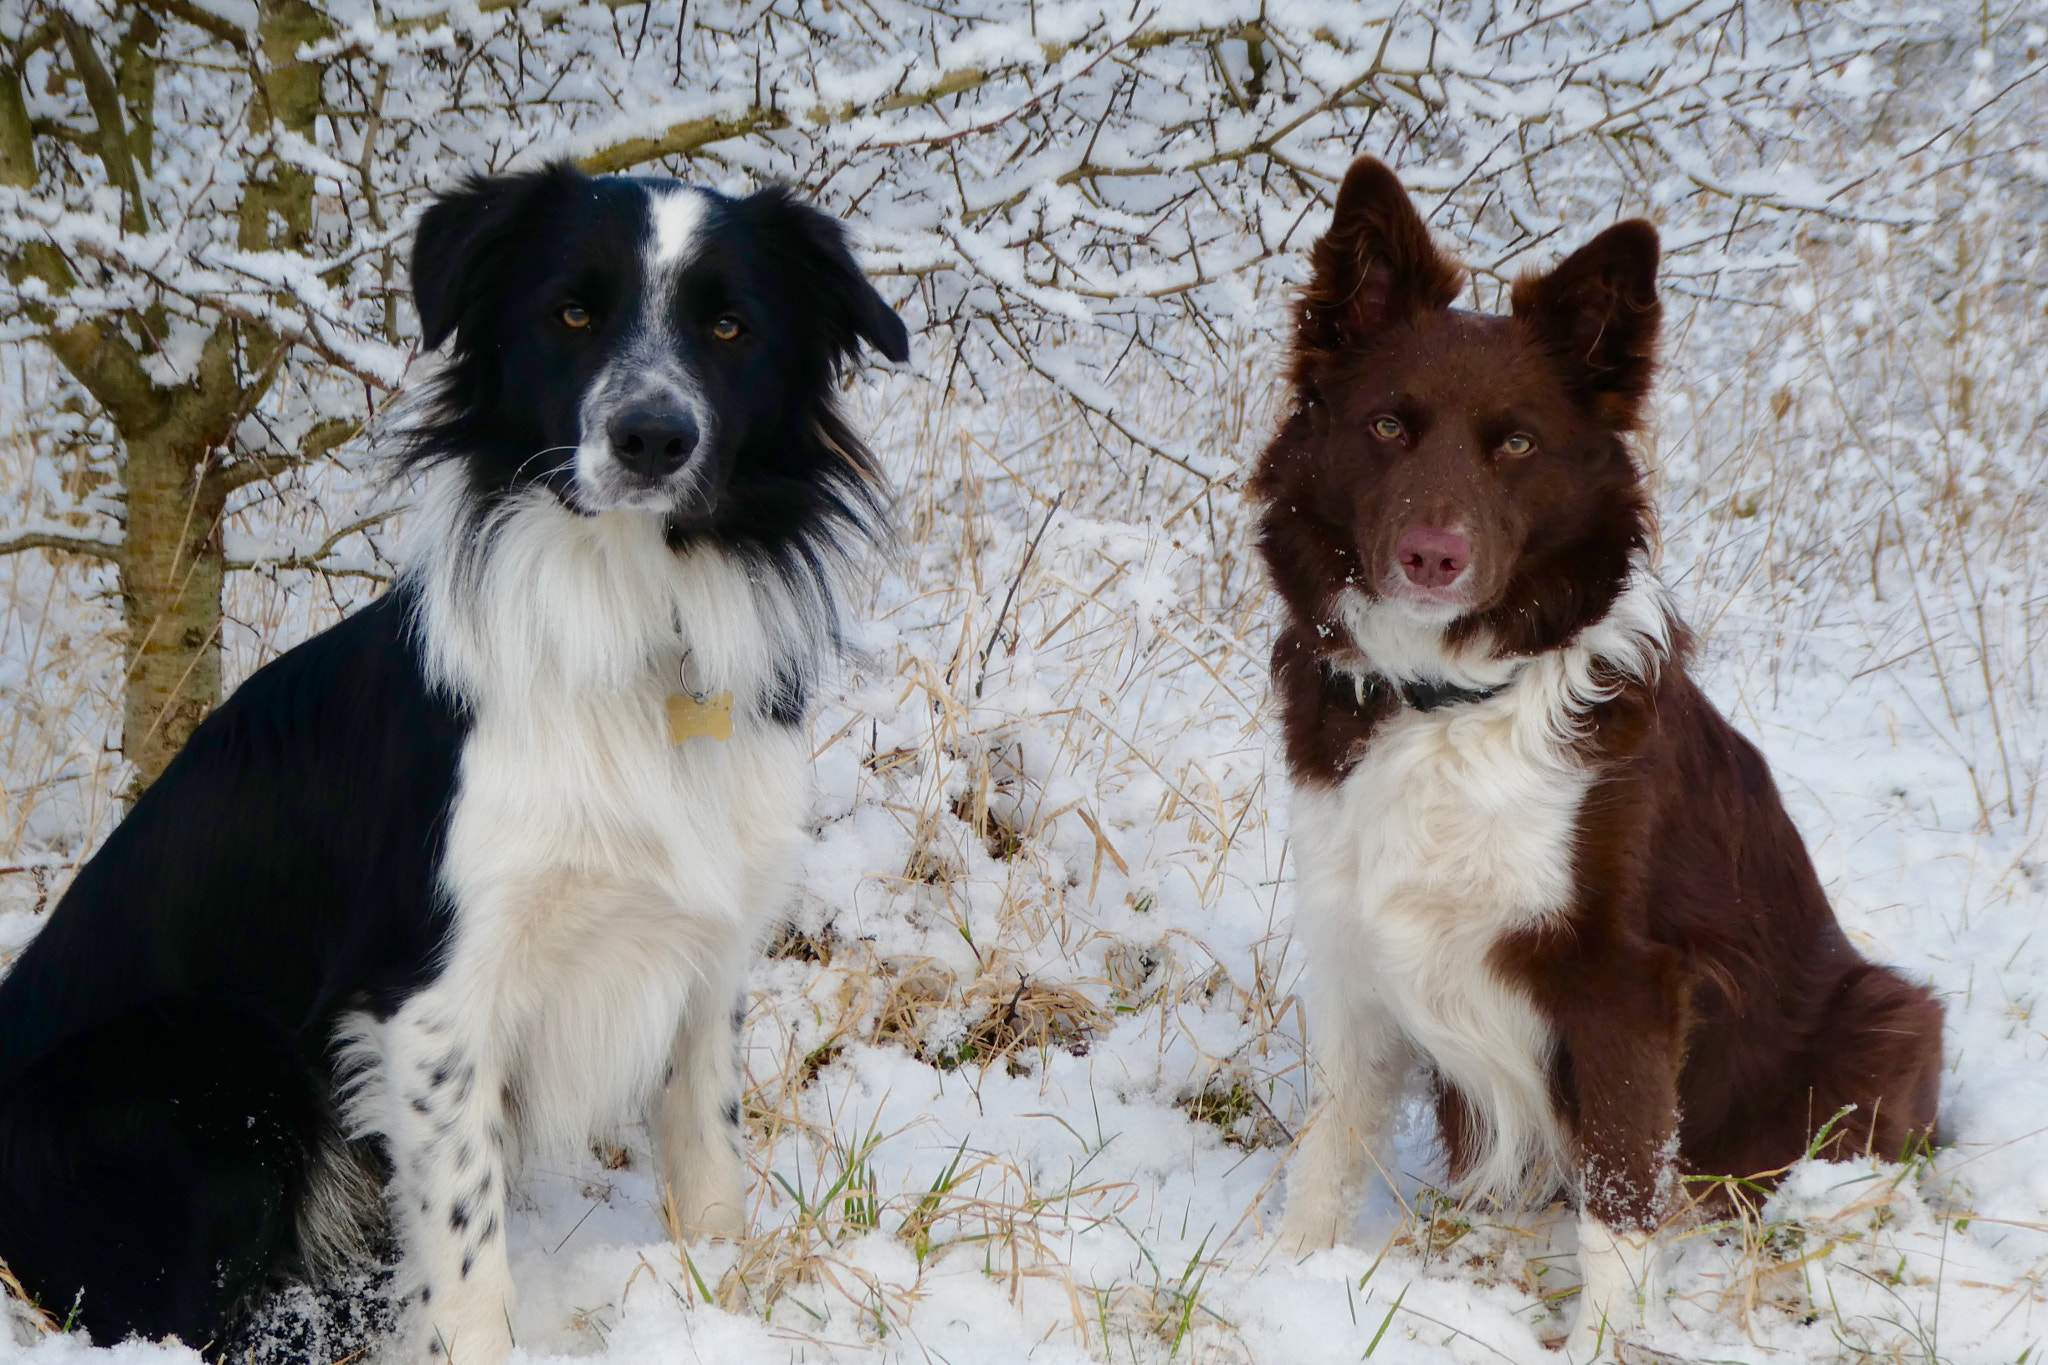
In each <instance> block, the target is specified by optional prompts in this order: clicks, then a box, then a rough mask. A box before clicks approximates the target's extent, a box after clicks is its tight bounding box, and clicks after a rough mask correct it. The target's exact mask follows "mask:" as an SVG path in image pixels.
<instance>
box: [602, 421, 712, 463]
mask: <svg viewBox="0 0 2048 1365" xmlns="http://www.w3.org/2000/svg"><path fill="white" fill-rule="evenodd" d="M605 430H606V432H607V434H608V435H610V437H611V440H612V454H613V455H615V456H617V457H618V461H619V463H620V464H622V465H624V466H625V467H626V468H627V469H629V470H631V471H632V472H633V473H635V474H638V475H639V476H640V477H642V478H644V479H659V478H661V477H663V476H664V475H668V474H673V473H675V472H676V471H677V470H678V469H681V468H682V467H683V462H684V461H686V460H688V459H689V458H690V452H691V451H693V450H695V449H696V448H697V419H696V418H694V417H692V416H690V415H689V414H688V413H684V412H677V411H675V410H674V409H672V408H671V409H661V408H629V409H627V410H626V411H625V412H622V413H620V414H619V415H618V416H617V417H614V418H613V419H612V420H611V422H610V424H609V425H608V426H607V427H606V429H605Z"/></svg>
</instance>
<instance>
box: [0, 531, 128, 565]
mask: <svg viewBox="0 0 2048 1365" xmlns="http://www.w3.org/2000/svg"><path fill="white" fill-rule="evenodd" d="M24 550H58V551H62V552H63V553H65V554H73V555H87V556H89V557H91V558H93V559H104V560H106V561H108V562H109V563H113V564H119V563H120V562H121V561H122V554H121V547H120V546H119V545H117V544H114V543H112V542H111V541H105V540H94V539H93V538H92V537H90V536H74V535H66V534H63V533H61V532H57V531H43V530H16V531H13V532H9V531H5V530H0V555H17V554H20V553H21V552H22V551H24Z"/></svg>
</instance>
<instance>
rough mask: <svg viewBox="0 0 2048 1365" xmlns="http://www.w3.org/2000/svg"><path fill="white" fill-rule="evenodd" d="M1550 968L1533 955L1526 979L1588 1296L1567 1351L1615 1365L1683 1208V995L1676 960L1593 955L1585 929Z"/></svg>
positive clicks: (1594, 942) (1649, 950)
mask: <svg viewBox="0 0 2048 1365" xmlns="http://www.w3.org/2000/svg"><path fill="white" fill-rule="evenodd" d="M1589 940H1591V941H1590V942H1589ZM1559 946H1560V947H1563V945H1562V944H1560V945H1559ZM1589 949H1591V950H1592V951H1589ZM1548 956H1549V955H1547V954H1540V953H1539V954H1532V957H1531V959H1530V960H1531V961H1532V965H1535V966H1536V967H1537V969H1536V970H1535V971H1533V972H1532V973H1531V976H1532V977H1533V981H1532V985H1533V986H1534V987H1535V993H1536V995H1537V998H1538V1002H1539V1005H1540V1006H1541V1007H1542V1008H1543V1009H1544V1011H1545V1012H1546V1013H1547V1014H1549V1015H1550V1017H1551V1019H1552V1020H1553V1021H1554V1022H1555V1023H1556V1025H1557V1030H1558V1043H1559V1054H1558V1062H1557V1066H1558V1075H1557V1100H1558V1103H1559V1105H1560V1107H1561V1108H1562V1110H1563V1115H1562V1117H1563V1118H1564V1119H1565V1127H1566V1131H1567V1132H1568V1133H1569V1134H1570V1138H1571V1153H1570V1156H1571V1160H1572V1164H1573V1168H1574V1169H1573V1175H1574V1177H1575V1183H1576V1185H1577V1187H1578V1194H1579V1272H1580V1275H1581V1278H1582V1280H1583V1285H1584V1287H1583V1288H1582V1289H1581V1290H1580V1293H1579V1313H1578V1319H1577V1321H1576V1322H1575V1323H1574V1325H1573V1327H1572V1329H1571V1332H1570V1334H1569V1336H1567V1338H1566V1340H1565V1352H1566V1354H1567V1355H1568V1356H1569V1357H1570V1359H1571V1360H1573V1361H1574V1362H1579V1361H1587V1360H1594V1359H1600V1358H1604V1357H1606V1356H1608V1355H1611V1354H1612V1352H1613V1350H1614V1343H1615V1341H1616V1340H1617V1338H1619V1337H1620V1336H1621V1335H1622V1334H1623V1333H1625V1332H1627V1331H1629V1330H1630V1329H1632V1328H1634V1327H1637V1326H1639V1325H1640V1324H1641V1323H1642V1322H1643V1321H1644V1317H1645V1314H1646V1313H1647V1312H1650V1311H1653V1310H1654V1309H1655V1308H1656V1307H1657V1293H1656V1286H1655V1283H1654V1274H1653V1272H1654V1270H1655V1261H1656V1252H1657V1244H1656V1234H1657V1230H1658V1228H1659V1227H1660V1225H1661V1224H1662V1223H1663V1222H1664V1220H1665V1219H1666V1218H1668V1217H1669V1216H1670V1215H1671V1214H1672V1212H1673V1211H1674V1210H1675V1209H1676V1207H1677V1205H1678V1201H1679V1192H1678V1179H1677V1177H1678V1137H1677V1134H1678V1079H1679V1073H1680V1070H1681V1068H1682V1066H1683V1065H1684V1061H1685V1035H1686V1028H1685V1024H1686V994H1687V992H1686V989H1685V982H1684V975H1683V972H1682V970H1681V968H1680V966H1679V962H1678V956H1677V954H1676V953H1674V952H1672V951H1671V950H1670V949H1668V948H1662V947H1658V946H1656V945H1653V944H1648V943H1640V942H1637V943H1632V944H1623V943H1616V944H1614V945H1613V946H1612V947H1611V948H1610V949H1609V950H1608V951H1600V950H1599V946H1598V939H1597V936H1596V935H1594V934H1590V933H1588V932H1587V931H1586V926H1585V924H1584V923H1583V922H1581V924H1580V926H1579V929H1578V933H1577V935H1576V936H1575V942H1573V943H1572V945H1571V946H1570V949H1569V951H1568V952H1561V953H1560V954H1559V955H1558V956H1557V957H1555V958H1549V960H1548V961H1547V962H1546V961H1545V959H1546V958H1548ZM1545 966H1548V967H1550V968H1551V970H1543V967H1545Z"/></svg>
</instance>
